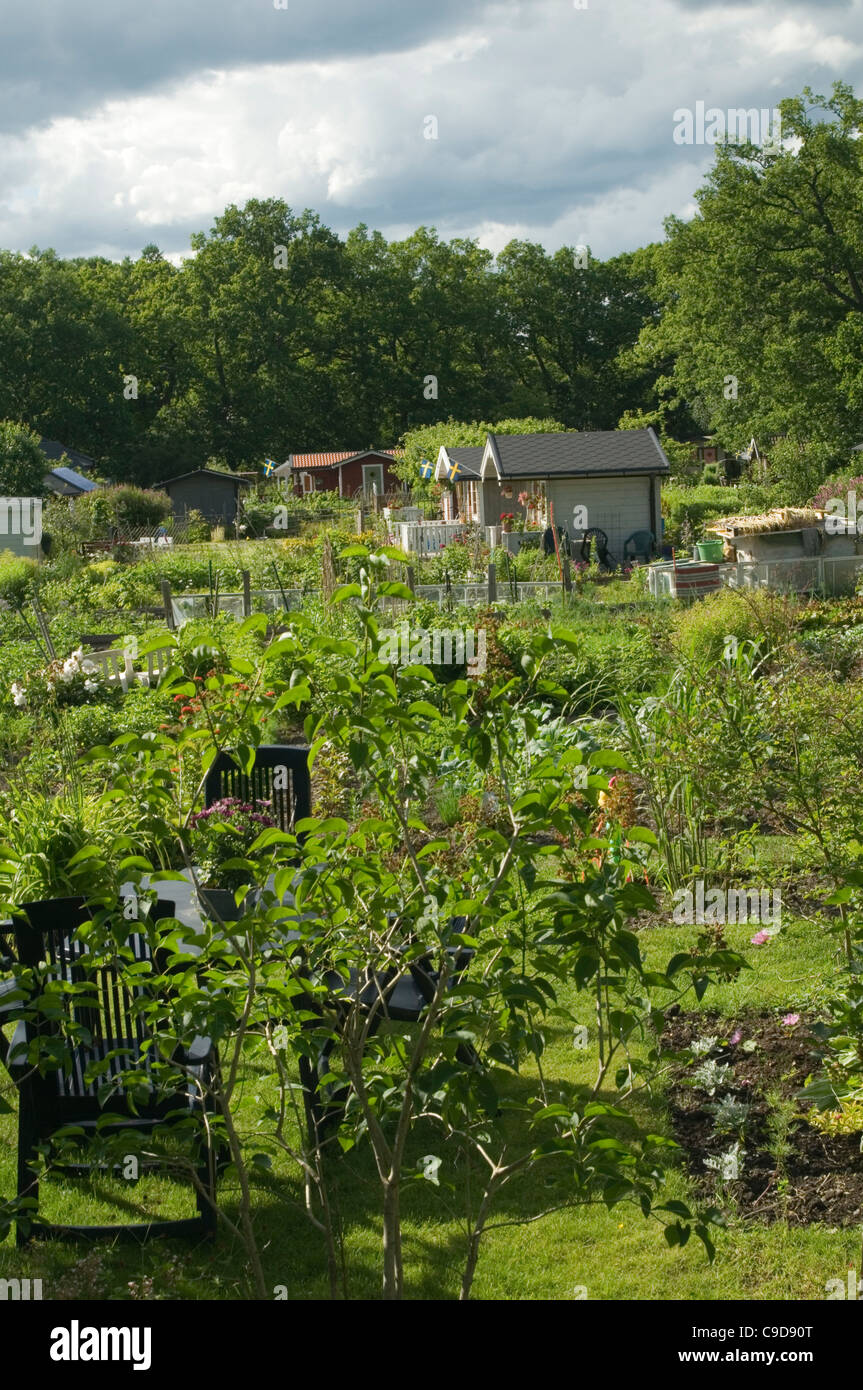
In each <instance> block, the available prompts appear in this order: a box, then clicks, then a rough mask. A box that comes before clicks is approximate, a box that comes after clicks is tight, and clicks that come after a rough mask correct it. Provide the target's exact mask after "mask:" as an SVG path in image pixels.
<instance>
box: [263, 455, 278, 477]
mask: <svg viewBox="0 0 863 1390" xmlns="http://www.w3.org/2000/svg"><path fill="white" fill-rule="evenodd" d="M278 466H279V465H278V464H277V463H276V461H275V459H264V472H265V473H266V475H267V477H268V478H269V476H270V474H271V473H273V472H275V470H276V469H277V468H278Z"/></svg>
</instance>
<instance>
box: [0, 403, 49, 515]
mask: <svg viewBox="0 0 863 1390" xmlns="http://www.w3.org/2000/svg"><path fill="white" fill-rule="evenodd" d="M48 471H49V464H48V460H47V459H46V458H45V455H44V454H43V453H42V450H41V449H40V448H39V435H38V434H35V433H34V432H33V430H30V429H28V428H27V426H26V425H19V424H17V423H16V422H15V421H14V420H0V496H2V497H41V496H42V494H43V492H44V491H45V474H46V473H47V472H48Z"/></svg>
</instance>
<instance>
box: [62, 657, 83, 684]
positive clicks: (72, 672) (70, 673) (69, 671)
mask: <svg viewBox="0 0 863 1390" xmlns="http://www.w3.org/2000/svg"><path fill="white" fill-rule="evenodd" d="M80 669H81V668H80V666H79V665H78V662H77V661H76V660H75V658H74V656H70V657H69V658H68V659H67V660H66V661H64V662H63V670H62V671H61V672H60V679H61V680H62V681H65V682H66V684H67V685H68V684H69V681H70V680H72V679H73V678H74V677H75V676H77V674H78V672H79V671H80Z"/></svg>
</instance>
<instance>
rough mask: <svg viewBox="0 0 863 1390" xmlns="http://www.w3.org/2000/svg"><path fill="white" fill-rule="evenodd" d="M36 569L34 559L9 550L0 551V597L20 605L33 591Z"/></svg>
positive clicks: (16, 605)
mask: <svg viewBox="0 0 863 1390" xmlns="http://www.w3.org/2000/svg"><path fill="white" fill-rule="evenodd" d="M38 570H39V566H38V565H37V563H36V561H35V560H26V559H24V558H23V557H19V556H17V555H13V554H12V551H11V550H3V551H0V598H2V599H3V600H4V601H5V602H6V603H8V604H11V605H12V606H13V607H20V605H21V604H22V603H24V601H25V600H26V599H27V598H28V597H29V596H30V594H31V593H32V592H33V588H34V585H35V581H36V575H37V573H38Z"/></svg>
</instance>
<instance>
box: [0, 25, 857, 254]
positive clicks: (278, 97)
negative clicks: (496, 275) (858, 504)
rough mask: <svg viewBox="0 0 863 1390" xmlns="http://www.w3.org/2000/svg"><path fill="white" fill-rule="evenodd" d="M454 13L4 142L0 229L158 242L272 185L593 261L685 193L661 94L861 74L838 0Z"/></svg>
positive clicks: (719, 97)
mask: <svg viewBox="0 0 863 1390" xmlns="http://www.w3.org/2000/svg"><path fill="white" fill-rule="evenodd" d="M214 3H216V0H214ZM478 8H483V9H484V18H483V22H482V24H479V23H477V18H476V16H477V10H478ZM463 13H464V19H463V20H461V22H457V21H456V20H453V21H452V32H451V33H447V34H446V35H444V36H440V35H437V36H435V37H434V38H433V39H431V40H430V41H428V42H425V43H419V44H417V45H416V46H414V47H407V48H405V50H404V51H403V52H401V53H398V54H395V55H394V54H393V53H392V52H387V53H374V52H365V53H363V52H358V53H356V54H354V55H353V56H340V57H338V58H337V59H333V60H331V61H324V60H315V61H303V62H299V61H293V62H289V61H283V60H281V57H280V60H279V61H272V62H270V63H263V64H257V65H254V66H252V65H249V64H248V63H247V64H246V65H245V66H240V65H237V66H234V67H232V66H230V65H229V64H226V63H222V64H221V65H220V66H219V67H210V68H206V69H202V70H201V71H199V72H197V73H196V74H195V75H194V76H193V77H184V78H182V79H181V80H177V81H175V82H174V84H173V85H172V86H159V87H150V88H149V89H147V90H144V91H136V92H133V93H131V94H130V95H128V96H125V97H119V98H112V99H111V100H107V101H105V102H103V103H102V104H101V105H100V106H99V107H98V108H97V109H94V110H90V111H87V112H86V113H85V114H82V115H79V116H73V115H66V116H63V117H61V118H58V119H55V120H54V121H53V122H51V123H50V124H48V125H46V126H42V127H35V128H33V129H31V130H29V131H27V132H25V133H24V134H22V135H20V136H18V137H17V138H14V139H7V140H6V141H5V142H4V143H3V145H2V147H0V188H3V189H4V190H5V192H4V195H3V199H2V201H0V245H5V246H13V247H19V248H20V247H26V246H29V245H32V244H33V243H34V242H36V243H37V244H39V245H40V246H47V245H53V246H55V247H56V248H57V250H58V251H60V252H61V253H64V254H86V253H90V252H93V251H95V249H96V248H97V247H99V248H101V249H104V248H106V247H107V248H109V251H108V253H109V254H113V255H122V254H135V253H136V252H137V251H139V250H140V248H141V246H142V245H143V244H144V243H145V242H147V241H151V240H155V241H157V242H158V243H159V245H160V246H162V248H163V249H164V250H165V252H166V253H168V254H170V255H171V256H172V257H173V258H177V257H179V256H181V255H182V254H183V252H184V251H185V249H186V247H187V245H188V236H189V233H190V232H191V231H192V230H194V229H196V228H202V227H208V226H209V225H210V223H211V222H212V220H213V218H214V217H215V216H217V215H218V214H219V213H220V212H221V211H222V210H223V208H224V207H225V205H226V204H228V203H230V202H234V203H243V202H245V201H246V200H247V199H248V198H251V197H258V198H266V197H275V196H278V197H283V198H284V199H285V201H286V202H287V203H289V204H290V205H291V206H292V207H293V208H294V209H295V210H300V209H302V208H304V207H312V208H314V209H315V210H316V211H318V212H319V213H320V215H321V217H322V218H323V220H324V221H325V222H328V223H329V224H330V225H332V226H334V227H335V228H336V229H337V230H339V231H342V232H343V231H345V230H347V229H348V228H349V227H350V226H353V225H355V224H356V223H357V222H359V221H365V222H367V223H368V224H370V225H371V226H373V227H379V228H380V229H381V230H382V231H383V232H384V233H385V234H387V235H389V236H398V235H402V234H404V233H405V232H407V231H410V230H412V229H413V228H414V227H416V226H417V225H419V224H420V223H425V224H426V225H436V226H437V227H438V228H439V230H440V231H441V233H442V234H444V235H478V236H480V237H481V239H482V240H483V243H484V244H486V245H488V246H489V247H491V248H493V249H499V246H500V245H503V244H505V243H506V241H508V240H509V239H510V238H511V237H512V236H514V235H518V236H524V237H527V238H530V239H531V240H537V241H543V242H544V243H545V244H546V245H548V246H549V247H550V248H554V246H556V245H559V244H561V243H563V242H576V241H588V242H589V243H590V244H591V246H592V247H593V249H594V252H595V254H597V255H600V256H606V255H610V254H613V253H614V252H616V251H618V250H621V249H624V248H627V247H634V246H637V245H639V244H642V243H643V242H645V241H649V240H655V239H657V238H659V237H660V236H661V235H662V221H663V218H664V217H665V216H666V215H668V214H669V213H671V212H675V211H677V212H681V210H683V209H685V208H688V207H691V206H692V196H693V193H694V191H695V189H696V188H697V187H698V184H699V183H700V181H701V178H702V176H703V172H704V170H705V168H706V167H707V165H708V164H709V162H710V159H711V152H710V150H709V149H707V150H698V151H696V150H693V149H687V148H685V147H680V146H676V145H675V144H674V143H673V140H672V130H673V124H674V123H673V112H674V110H675V109H676V108H677V107H688V108H692V107H694V104H695V102H696V101H697V100H699V99H700V100H704V101H705V102H706V104H707V105H717V106H719V107H720V108H723V109H728V108H736V107H740V106H743V107H746V108H748V107H751V106H755V107H758V108H760V107H762V106H773V105H775V104H776V102H777V101H778V99H779V98H780V97H781V96H784V95H793V94H795V93H797V92H799V91H800V90H801V89H802V87H803V86H804V85H805V84H806V83H807V82H808V81H810V80H811V64H812V61H813V58H814V59H815V61H816V62H821V63H824V64H827V65H828V66H831V67H833V68H836V67H837V65H838V64H839V63H840V62H845V63H847V65H848V67H849V68H850V71H845V72H843V74H842V75H843V76H844V77H845V78H846V79H847V80H851V81H853V80H854V78H855V76H857V77H860V76H863V72H860V71H859V70H858V68H857V67H855V64H858V60H859V58H860V56H861V55H863V46H861V43H860V42H858V41H859V40H863V15H861V13H860V7H859V6H858V7H857V8H856V9H855V10H854V12H853V13H851V12H846V13H845V16H844V19H843V30H847V36H846V35H843V36H842V37H840V36H838V35H837V34H836V32H835V30H836V19H835V11H833V12H828V11H827V10H825V11H823V12H819V11H808V12H806V13H805V14H804V15H803V16H801V17H800V18H796V17H789V15H788V10H787V7H785V6H783V5H780V4H778V3H776V4H773V3H764V4H760V5H756V6H754V7H753V6H748V7H747V6H743V7H736V6H730V7H729V6H727V5H722V6H717V7H712V6H709V7H707V8H705V9H698V10H697V11H692V10H683V9H681V7H680V5H679V4H677V3H675V0H652V3H650V4H646V3H644V0H616V3H614V4H607V3H606V4H603V5H600V4H599V3H597V4H596V5H595V6H593V7H591V8H589V9H588V10H583V11H576V10H574V9H572V8H571V7H570V6H569V5H568V4H565V3H561V0H535V3H531V4H530V5H526V4H518V3H506V0H502V2H501V3H499V4H498V5H496V6H495V7H493V8H485V7H478V6H476V5H474V6H470V5H466V7H465V9H464V11H463ZM429 114H434V115H435V116H436V117H437V120H438V126H439V129H438V139H436V140H428V139H424V138H423V124H424V120H425V117H426V116H427V115H429Z"/></svg>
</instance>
